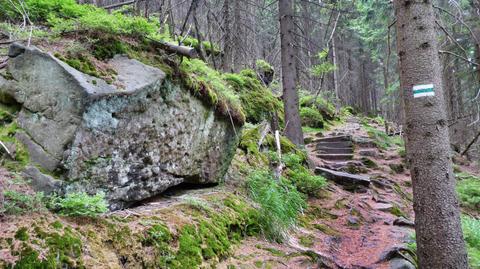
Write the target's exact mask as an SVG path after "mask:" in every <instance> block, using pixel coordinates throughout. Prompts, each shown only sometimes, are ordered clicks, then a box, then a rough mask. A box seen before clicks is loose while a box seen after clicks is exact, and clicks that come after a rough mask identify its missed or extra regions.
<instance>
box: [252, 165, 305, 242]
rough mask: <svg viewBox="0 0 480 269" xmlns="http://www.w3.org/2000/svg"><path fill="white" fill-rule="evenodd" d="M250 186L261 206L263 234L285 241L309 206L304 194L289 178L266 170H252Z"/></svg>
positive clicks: (272, 238) (275, 239) (260, 222)
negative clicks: (274, 174)
mask: <svg viewBox="0 0 480 269" xmlns="http://www.w3.org/2000/svg"><path fill="white" fill-rule="evenodd" d="M247 186H248V191H249V194H250V197H251V198H252V199H253V200H254V201H255V202H256V203H258V204H259V206H260V209H259V211H260V214H259V215H260V216H261V217H260V220H259V224H260V227H261V230H262V232H263V234H264V235H265V236H266V237H267V238H268V239H270V240H274V241H277V242H281V241H283V240H284V239H285V238H287V235H288V231H289V230H290V229H291V228H292V227H294V226H295V225H296V224H297V217H298V215H299V214H300V213H301V212H302V211H303V209H304V208H306V206H307V205H306V202H305V198H304V196H303V195H302V194H301V193H300V192H298V191H297V189H296V188H295V187H294V186H292V185H291V184H290V183H289V182H288V180H286V179H285V178H283V177H281V178H280V179H278V180H277V179H275V178H274V176H273V175H272V174H271V173H270V172H269V171H266V170H255V171H253V172H251V173H250V175H249V176H248V179H247Z"/></svg>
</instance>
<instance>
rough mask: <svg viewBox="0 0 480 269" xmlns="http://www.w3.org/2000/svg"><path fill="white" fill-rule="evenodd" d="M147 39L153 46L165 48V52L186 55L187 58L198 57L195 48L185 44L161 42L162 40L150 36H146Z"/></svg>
mask: <svg viewBox="0 0 480 269" xmlns="http://www.w3.org/2000/svg"><path fill="white" fill-rule="evenodd" d="M147 39H148V40H150V41H151V42H152V44H153V45H154V46H156V47H158V48H160V49H162V50H165V51H167V52H171V53H176V54H178V55H181V56H185V57H188V58H197V57H198V53H197V51H196V50H195V48H192V47H187V46H181V45H175V44H172V43H169V42H162V41H158V40H154V39H151V38H147Z"/></svg>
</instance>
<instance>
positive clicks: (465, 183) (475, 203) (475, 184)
mask: <svg viewBox="0 0 480 269" xmlns="http://www.w3.org/2000/svg"><path fill="white" fill-rule="evenodd" d="M456 178H457V188H456V189H457V193H458V198H459V199H460V202H461V204H462V206H464V207H466V208H470V209H474V210H479V211H480V178H478V177H476V176H474V175H471V174H467V173H459V174H457V175H456Z"/></svg>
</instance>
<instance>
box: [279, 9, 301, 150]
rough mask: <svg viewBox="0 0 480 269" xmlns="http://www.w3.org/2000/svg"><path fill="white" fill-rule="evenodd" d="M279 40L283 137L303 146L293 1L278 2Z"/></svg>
mask: <svg viewBox="0 0 480 269" xmlns="http://www.w3.org/2000/svg"><path fill="white" fill-rule="evenodd" d="M278 11H279V12H278V13H279V19H280V40H281V56H282V83H283V104H284V108H285V125H286V126H285V135H286V136H287V137H288V138H289V139H290V140H291V141H292V142H293V143H295V144H296V145H303V133H302V126H301V122H300V113H299V109H298V93H297V89H296V82H295V51H294V48H293V31H294V29H293V28H294V25H293V0H279V1H278Z"/></svg>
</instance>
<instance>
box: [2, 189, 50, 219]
mask: <svg viewBox="0 0 480 269" xmlns="http://www.w3.org/2000/svg"><path fill="white" fill-rule="evenodd" d="M3 196H4V201H3V205H2V207H0V213H5V214H8V215H22V214H26V213H29V212H38V211H41V210H44V209H45V205H44V202H43V198H44V196H43V193H35V194H26V193H21V192H17V191H14V190H6V191H4V192H3Z"/></svg>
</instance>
